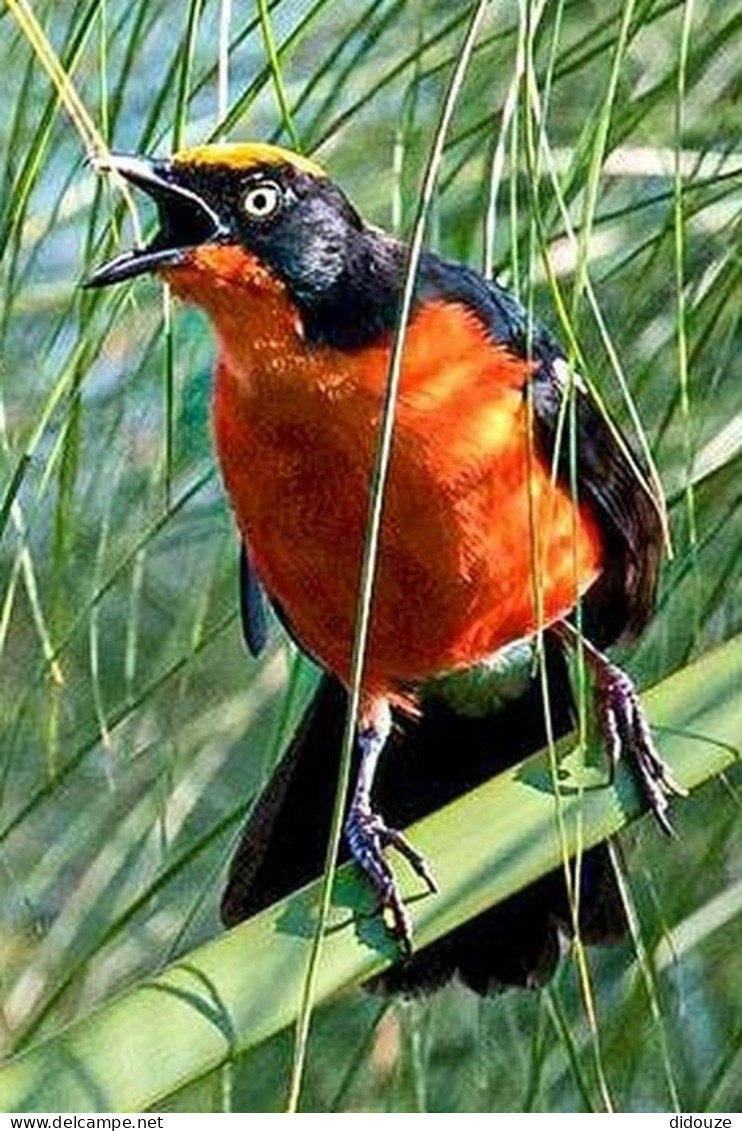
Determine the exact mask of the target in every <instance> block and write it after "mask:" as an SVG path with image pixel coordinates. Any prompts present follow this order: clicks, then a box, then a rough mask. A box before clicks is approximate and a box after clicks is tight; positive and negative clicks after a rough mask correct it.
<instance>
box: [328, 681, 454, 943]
mask: <svg viewBox="0 0 742 1131" xmlns="http://www.w3.org/2000/svg"><path fill="white" fill-rule="evenodd" d="M390 730H391V713H390V710H389V704H388V702H387V701H386V699H379V698H375V699H372V700H369V701H368V702H367V703H365V704H364V706H363V710H362V713H361V718H360V720H359V725H358V745H359V747H360V750H361V764H360V767H359V769H358V777H357V779H356V786H355V790H354V793H353V800H352V801H351V804H350V809H349V810H348V816H347V817H346V820H345V837H346V840H347V841H348V846H349V848H350V851H351V855H352V856H353V859H354V860H355V861H356V863H357V864H358V865H359V866H360V867H361V868H362V869H363V871H364V872H365V873H366V875H367V876H368V878H369V880H370V881H371V883H372V884H373V886H374V888H375V890H376V892H377V893H378V896H379V902H380V905H381V908H382V910H386V909H388V910H389V913H390V914H391V916H392V922H393V925H394V933H395V935H396V936H397V937H398V938H399V939H400V941H401V943H402V945H403V947H404V949H405V951H406V952H407V953H408V954H409V953H411V950H412V925H411V923H410V917H409V915H408V913H407V909H406V908H405V906H404V903H403V902H402V899H401V897H400V894H399V891H398V890H397V885H396V882H395V879H394V875H393V873H392V870H391V868H390V867H389V865H388V863H387V861H386V860H385V858H384V849H385V848H386V847H387V846H388V845H391V846H392V847H393V848H396V849H397V851H398V852H399V853H401V855H402V856H404V857H405V859H406V860H407V861H408V862H409V864H410V865H411V867H412V868H413V870H414V871H415V872H416V873H417V874H418V876H420V877H421V878H422V879H423V880H425V883H426V884H427V885H428V888H429V889H430V891H431V892H434V891H436V890H437V889H436V884H435V880H434V879H433V876H432V875H431V873H430V871H429V869H428V866H427V864H426V863H425V860H424V858H423V857H422V856H421V855H420V853H419V852H418V851H417V850H416V849H415V848H413V847H412V845H411V844H410V843H409V841H408V840H407V839H406V838H405V837H403V836H402V834H401V833H400V832H398V831H397V830H396V829H390V828H389V827H388V826H387V825H386V824H385V822H384V820H383V818H381V817H380V816H379V815H378V814H377V813H374V811H373V809H372V807H371V790H372V787H373V781H374V775H375V773H376V767H377V765H378V761H379V756H380V755H381V752H382V750H383V749H384V746H385V744H386V740H387V738H388V737H389V732H390Z"/></svg>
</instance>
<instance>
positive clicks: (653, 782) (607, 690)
mask: <svg viewBox="0 0 742 1131" xmlns="http://www.w3.org/2000/svg"><path fill="white" fill-rule="evenodd" d="M587 654H588V658H589V660H590V663H591V665H592V668H593V671H594V674H595V703H596V709H597V715H598V724H599V726H600V730H601V733H602V735H603V739H604V741H605V744H606V747H607V749H608V755H609V757H610V760H611V768H612V771H613V772H615V769H616V766H617V765H618V762H619V760H620V759H621V758H627V759H629V760H630V763H631V766H632V768H633V770H634V772H635V774H636V776H637V778H638V780H639V785H640V786H641V790H642V793H643V794H644V797H645V798H646V800H647V802H648V804H649V807H650V809H651V810H652V812H653V813H654V815H655V817H656V819H657V821H658V823H659V825H660V828H661V829H662V830H663V832H665V833H667V834H668V836H672V835H673V827H672V825H671V824H670V820H669V817H668V815H667V809H668V802H669V799H670V798H671V797H672V796H673V795H677V796H679V797H684V796H685V795H686V794H687V790H686V789H684V788H683V786H681V785H680V784H679V783H678V782H677V781H675V779H674V778H673V776H672V774H671V773H670V771H669V769H668V767H667V765H666V764H665V762H664V761H663V760H662V758H661V757H660V754H659V753H658V751H657V748H656V746H655V744H654V740H653V738H652V732H651V731H650V729H649V724H648V722H647V718H646V715H645V714H644V710H643V708H642V705H641V703H640V701H639V695H638V694H637V690H636V688H635V687H634V684H633V682H632V680H631V679H630V678H629V676H628V675H626V673H625V672H624V671H622V670H621V668H619V667H616V665H615V664H612V663H611V662H610V660H608V659H606V657H605V656H604V655H603V654H602V653H601V652H598V651H597V650H592V649H590V650H589V651H588V653H587Z"/></svg>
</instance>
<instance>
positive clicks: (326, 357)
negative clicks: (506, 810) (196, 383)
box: [88, 144, 680, 992]
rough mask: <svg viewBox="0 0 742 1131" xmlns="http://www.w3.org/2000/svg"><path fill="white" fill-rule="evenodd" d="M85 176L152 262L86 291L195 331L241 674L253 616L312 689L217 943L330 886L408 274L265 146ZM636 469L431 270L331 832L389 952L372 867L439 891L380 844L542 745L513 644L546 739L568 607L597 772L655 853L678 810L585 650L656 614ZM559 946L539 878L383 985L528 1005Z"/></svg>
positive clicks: (589, 888)
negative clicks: (142, 286)
mask: <svg viewBox="0 0 742 1131" xmlns="http://www.w3.org/2000/svg"><path fill="white" fill-rule="evenodd" d="M104 168H107V169H112V170H116V171H117V172H118V173H119V174H120V175H121V176H123V177H124V178H126V180H128V181H129V182H131V183H132V184H133V185H135V186H137V187H139V188H141V189H143V190H144V191H145V192H146V193H148V194H149V196H150V197H151V198H152V199H153V200H154V202H155V204H156V207H157V213H158V219H159V228H158V231H157V234H156V235H155V238H154V240H153V241H152V242H151V243H150V244H149V246H147V247H145V248H140V249H135V250H132V251H127V252H125V253H124V254H121V255H119V256H118V257H117V258H116V259H114V260H112V261H111V262H110V263H107V264H106V265H104V266H102V267H100V268H99V269H98V270H97V271H96V272H95V273H94V274H93V276H92V278H91V279H90V280H89V282H88V285H90V286H103V285H106V284H109V283H114V282H118V281H120V280H124V279H130V278H133V277H134V276H137V275H140V274H143V273H145V272H152V271H154V272H157V273H158V274H159V275H160V276H161V277H162V278H164V279H166V280H167V281H168V283H169V284H170V286H171V287H172V289H173V290H174V292H175V293H176V294H177V295H179V296H180V297H181V298H183V299H185V300H187V301H189V302H193V303H196V304H197V305H199V306H200V307H202V308H203V309H204V310H205V311H206V312H207V314H208V315H209V317H210V319H211V322H212V324H213V327H214V330H215V333H216V337H217V341H218V350H219V358H218V363H217V367H216V376H215V385H214V396H213V419H214V430H215V435H216V446H217V451H218V456H219V462H220V465H221V470H222V475H223V478H224V482H225V485H226V488H227V491H228V494H229V497H230V500H231V503H232V507H233V509H234V514H235V518H236V520H237V525H238V527H239V530H240V534H241V538H242V558H241V596H242V609H243V624H244V628H245V635H246V639H247V643H248V646H249V647H250V649H251V651H253V652H254V653H257V652H259V651H260V649H261V648H262V646H263V644H264V643H265V637H266V631H267V628H266V625H267V622H266V598H265V595H267V600H268V601H270V602H271V603H272V604H273V606H274V607H275V609H276V611H277V613H278V616H279V618H280V620H281V621H282V622H283V623H284V624H285V626H286V627H287V629H288V631H289V632H290V633H291V635H292V636H293V637H294V639H295V640H296V641H297V642H298V644H299V645H300V646H301V648H303V649H304V650H305V651H306V652H307V653H308V654H309V655H311V656H312V657H314V658H315V659H316V660H317V661H318V662H319V664H320V665H321V666H322V667H323V668H324V669H325V672H326V673H327V675H326V676H325V678H324V681H323V683H322V685H321V687H320V691H319V693H318V697H317V699H316V701H315V704H314V705H313V707H311V708H310V710H309V712H308V714H307V716H306V718H305V720H304V723H303V724H302V726H301V727H300V728H299V731H298V733H297V735H296V737H295V739H294V742H293V744H292V746H291V748H290V750H289V752H288V754H287V756H286V758H285V759H284V761H283V762H282V763H281V765H280V766H279V768H278V770H277V772H276V775H275V778H274V780H273V781H272V782H271V783H270V784H269V786H268V789H267V792H266V794H265V796H264V798H263V799H262V800H261V801H260V802H259V803H258V806H257V807H256V809H255V811H254V812H253V814H252V816H251V818H250V820H249V822H248V826H247V829H246V832H245V836H244V837H243V842H242V845H241V846H240V849H239V850H238V854H237V857H236V859H235V863H234V864H233V869H232V874H231V878H230V882H229V886H228V889H227V893H226V895H225V900H224V904H223V914H224V918H225V919H226V920H227V921H228V922H234V921H237V920H238V919H240V918H244V917H245V916H246V915H247V914H249V913H250V912H251V911H254V910H257V909H258V908H259V907H261V906H263V905H265V904H266V903H268V902H269V901H270V900H272V899H274V898H278V897H279V896H280V895H282V894H285V892H286V891H288V890H290V889H291V888H292V887H294V886H296V885H298V884H299V883H300V882H302V881H303V880H305V879H308V878H310V877H311V875H313V874H316V872H317V870H318V866H319V864H320V863H321V855H322V851H323V845H324V842H325V840H326V829H327V827H328V822H329V811H330V806H331V797H332V792H333V789H334V782H335V777H336V773H335V771H336V767H337V760H338V753H337V751H338V742H339V729H338V728H339V722H338V720H340V719H341V718H342V714H343V711H344V709H345V702H346V694H345V688H346V687H347V685H348V681H349V676H350V664H351V649H352V641H353V636H354V628H355V617H356V605H357V598H358V588H359V573H360V562H361V556H362V549H363V543H364V529H365V523H366V518H367V512H368V503H369V480H370V475H371V469H372V464H373V458H374V452H375V446H376V443H377V432H378V424H379V418H380V411H381V404H382V397H383V393H384V388H385V383H386V379H387V372H388V368H389V360H390V355H391V349H392V340H393V336H394V332H395V327H396V324H397V320H398V314H399V306H400V298H401V293H402V288H403V283H404V278H405V270H406V261H407V248H406V247H405V245H404V244H403V243H402V242H400V241H398V240H396V239H394V238H393V237H392V236H390V235H388V234H386V233H385V232H383V231H381V230H379V229H378V228H376V227H372V226H370V225H368V224H366V223H365V222H364V221H363V220H362V218H361V217H360V216H359V214H358V213H357V212H356V210H355V208H354V207H353V205H352V204H351V203H350V202H349V200H348V199H347V197H346V196H345V195H344V194H343V192H342V191H341V190H340V189H339V188H338V187H337V186H336V185H335V184H334V183H333V182H332V181H331V180H330V179H329V177H328V176H327V175H326V173H325V172H324V171H323V170H322V169H321V168H320V167H319V166H318V165H316V164H315V163H314V162H313V161H311V160H309V159H307V158H306V157H302V156H299V155H297V154H295V153H291V152H289V151H287V150H284V149H280V148H278V147H275V146H269V145H263V144H246V145H208V146H201V147H196V148H192V149H187V150H183V151H181V152H179V153H177V154H176V155H175V156H174V157H172V158H171V159H168V160H162V159H147V158H142V157H128V156H113V157H111V159H110V160H109V161H108V162H107V163H106V165H105V166H104ZM568 395H574V397H575V404H574V412H573V417H574V421H575V429H576V444H575V453H576V454H575V455H574V457H573V464H574V466H573V467H571V465H570V454H569V449H570V445H569V443H568V442H567V436H568V434H569V433H568V427H569V426H568V424H565V407H566V399H567V397H568ZM637 467H638V468H639V469H640V472H643V470H644V469H643V465H642V462H641V460H639V459H638V458H637V457H636V456H635V455H632V453H631V450H630V448H629V447H628V445H627V443H626V441H625V440H623V438H622V437H621V436H620V434H619V433H618V432H617V430H616V429H615V427H614V426H612V425H609V424H608V423H607V421H606V419H605V418H604V416H603V414H602V413H601V412H600V411H599V410H598V409H597V407H596V405H595V404H594V403H593V401H592V400H591V398H590V396H589V394H588V393H587V391H586V390H585V389H583V388H582V387H581V385H580V383H579V382H576V387H575V383H573V381H572V379H571V376H570V373H569V368H568V365H567V363H566V360H565V357H564V354H563V352H562V351H561V350H560V348H559V346H558V344H557V343H556V341H555V340H554V338H553V337H552V336H551V334H550V333H549V332H548V331H547V330H546V329H544V328H543V327H541V326H538V325H536V326H530V325H529V323H528V319H527V316H526V312H525V311H524V309H523V308H522V307H521V305H520V304H519V303H518V302H517V301H516V299H515V298H514V297H513V296H512V295H511V294H509V293H508V292H507V291H506V290H504V289H503V288H502V287H501V286H500V285H498V284H497V283H496V282H491V281H488V280H485V279H483V278H482V277H481V276H479V275H478V274H477V273H476V272H474V271H472V270H470V269H469V268H467V267H464V266H461V265H458V264H453V263H449V262H446V261H444V260H443V259H441V258H439V257H438V256H437V255H434V254H432V253H428V254H424V255H423V257H422V259H421V262H420V265H419V270H418V273H417V277H416V289H415V303H414V310H413V314H412V318H411V322H410V325H409V327H408V330H407V334H406V339H405V343H404V354H403V361H402V372H401V384H400V391H399V400H398V404H397V409H396V417H395V433H394V447H393V453H392V459H391V466H390V474H389V479H388V484H387V490H386V494H385V501H384V513H383V520H382V527H381V537H380V550H379V559H378V570H377V575H376V580H375V589H374V598H373V605H372V612H371V622H370V634H369V643H368V650H367V655H366V662H365V669H364V682H363V696H362V710H361V715H360V719H359V723H358V733H357V758H356V762H357V767H356V775H357V776H356V784H355V789H354V791H353V794H352V797H351V799H350V804H349V806H348V811H347V816H346V823H345V834H346V842H347V847H348V850H349V852H350V854H351V855H352V857H353V858H354V859H355V860H356V861H357V863H358V864H359V865H360V867H361V868H362V869H363V870H364V872H365V873H366V875H367V876H368V878H369V880H370V882H371V883H372V884H373V886H374V888H375V889H376V891H377V893H378V896H379V900H380V903H381V905H382V906H383V907H384V908H385V909H386V911H387V913H388V914H389V916H390V917H391V921H392V924H393V928H394V930H395V933H396V934H397V936H398V937H399V938H400V939H401V941H402V942H403V944H404V945H405V948H406V950H407V951H408V952H409V951H410V940H411V930H410V923H409V918H408V914H407V910H406V908H405V906H404V904H403V902H402V900H401V898H400V896H399V894H398V891H397V885H396V882H395V879H394V876H393V873H392V871H391V868H390V866H389V864H388V862H387V860H386V859H385V856H384V849H385V848H386V847H387V846H389V845H392V846H394V847H395V848H397V849H398V850H399V851H400V852H401V854H402V855H403V856H404V857H406V859H407V860H408V861H409V863H410V865H411V866H412V868H413V869H414V870H415V871H416V872H417V873H418V874H419V875H420V877H421V878H422V879H423V881H424V882H425V883H426V884H427V885H428V886H429V887H430V888H431V890H434V888H435V881H434V879H433V875H432V872H431V871H430V869H429V867H428V864H427V863H426V862H425V861H424V860H423V858H422V857H421V856H420V854H419V853H418V852H417V851H416V850H415V848H414V847H413V846H412V845H411V844H410V843H409V842H408V841H407V840H406V838H405V837H403V836H402V834H401V833H400V832H399V831H398V829H397V827H396V824H397V823H400V824H404V823H406V822H407V821H408V820H411V819H413V818H414V817H417V816H419V815H421V813H423V812H425V811H427V810H429V809H432V808H435V807H437V806H438V805H440V804H442V803H443V802H444V801H446V800H448V799H450V798H451V797H454V796H456V795H457V794H459V793H461V792H463V791H464V790H465V789H468V788H470V787H471V786H472V785H475V784H477V782H479V781H481V780H482V779H483V778H484V777H487V776H489V775H490V774H492V773H494V772H495V771H496V770H497V769H498V768H500V767H501V766H502V765H504V764H508V761H512V760H513V759H514V758H517V757H519V756H522V755H523V754H525V753H527V752H528V751H529V750H533V749H537V748H538V747H539V746H541V745H542V744H543V742H544V739H545V731H544V722H543V720H544V705H543V703H542V700H541V692H540V681H539V680H536V679H535V678H534V673H533V663H532V644H531V641H532V639H533V637H534V634H535V633H536V632H537V630H538V629H539V628H540V627H541V628H545V629H546V630H547V631H546V648H545V651H544V656H545V662H546V664H547V674H548V676H549V680H550V682H551V684H552V686H553V688H554V690H553V694H552V695H551V696H550V700H551V710H552V712H553V715H554V726H555V729H556V731H557V732H558V733H559V732H563V731H566V730H567V729H568V728H569V726H570V722H571V718H572V715H571V707H570V703H571V696H570V690H569V681H568V675H567V668H566V665H565V661H564V655H563V651H564V649H565V648H569V647H571V646H573V645H574V644H575V642H576V640H577V629H576V627H575V623H574V619H573V620H570V617H571V616H572V614H573V613H574V610H575V608H576V607H577V606H578V604H580V606H581V616H580V631H581V632H582V633H583V634H584V645H583V647H584V655H585V659H586V662H587V665H588V667H589V669H590V672H591V675H592V682H593V687H594V695H595V704H596V712H597V719H598V722H599V725H600V728H601V730H602V733H603V735H604V738H605V742H606V746H607V748H608V752H609V755H610V759H611V762H612V763H613V764H615V762H616V761H617V760H618V759H619V758H625V759H627V760H628V761H629V762H630V764H631V766H632V768H633V769H634V771H635V773H636V776H637V778H638V781H639V783H640V785H641V788H642V790H643V792H644V794H645V797H646V800H647V801H648V803H649V805H650V806H651V808H652V809H653V810H654V812H655V815H656V816H657V818H658V820H659V821H660V824H661V825H662V826H663V827H664V828H666V829H668V830H669V823H668V818H667V804H668V797H669V795H670V794H672V793H673V792H680V790H679V788H678V787H677V786H676V785H675V783H674V782H673V780H672V778H671V776H670V774H669V773H668V771H667V769H666V767H665V766H664V764H663V762H662V760H661V758H660V757H659V755H658V753H657V751H656V749H655V746H654V744H653V741H652V738H651V735H650V732H649V728H648V726H647V724H646V721H645V718H644V715H643V713H642V709H641V706H640V703H639V700H638V697H637V694H636V691H635V689H634V687H633V685H632V683H631V681H630V679H629V677H628V676H627V675H625V673H623V672H622V671H621V670H620V669H618V668H617V667H616V666H615V665H614V664H612V663H611V662H610V661H609V660H608V659H607V658H606V656H605V655H604V654H603V652H602V650H601V649H603V648H605V647H606V646H608V645H609V644H610V643H612V642H613V641H615V640H616V639H618V638H619V637H621V636H627V635H631V634H635V633H636V632H638V631H639V630H640V629H641V628H642V627H643V625H644V624H645V622H646V621H647V619H648V617H649V615H650V613H651V610H652V607H653V602H654V598H655V593H656V587H657V575H658V568H659V563H660V559H661V545H662V539H661V521H660V517H659V505H658V503H657V501H656V500H655V499H654V498H653V497H652V496H651V494H650V492H649V491H648V489H647V487H646V480H645V481H644V482H642V480H641V475H640V474H637ZM554 468H555V469H556V474H555V475H554V474H553V469H554ZM572 473H573V474H572ZM571 478H574V479H575V480H576V492H575V491H574V490H573V489H572V486H571ZM503 650H504V651H503ZM498 674H499V677H500V681H499V685H498V679H497V677H498ZM483 688H484V689H485V690H484V691H483ZM393 715H394V717H396V719H397V722H398V726H397V727H396V728H393V727H392V718H393ZM513 740H514V741H513ZM387 746H392V747H394V748H395V749H394V751H393V757H392V758H386V759H384V760H383V764H382V766H381V768H380V769H379V774H378V779H379V780H378V790H377V791H376V793H375V798H376V800H377V801H379V802H381V806H380V807H379V808H377V807H376V806H375V805H374V804H373V802H372V788H373V787H374V782H375V779H376V777H377V766H378V763H379V759H380V755H381V754H382V752H383V751H384V749H385V747H387ZM582 882H583V888H584V889H585V899H584V900H583V904H584V909H583V912H582V914H583V917H584V922H583V928H584V930H585V932H586V935H587V937H588V939H589V938H590V937H594V938H595V939H600V938H604V937H610V936H614V935H616V934H617V933H620V931H621V929H622V926H623V913H622V910H621V907H620V902H619V900H618V897H617V894H616V890H615V885H614V883H613V880H612V877H611V874H610V870H609V868H608V865H607V858H606V854H605V852H604V850H602V849H598V850H594V851H593V852H592V853H590V854H588V856H587V858H586V862H585V867H584V869H583V881H582ZM524 900H525V902H524ZM529 901H530V902H529ZM568 924H569V909H568V907H567V904H566V896H565V894H564V890H563V886H562V881H561V879H560V878H559V877H554V876H552V877H548V878H547V880H545V881H542V885H541V887H540V888H539V889H537V890H536V891H535V892H533V891H532V892H531V893H530V895H526V896H525V897H521V901H520V902H518V901H515V902H514V901H512V900H511V901H509V904H508V905H505V907H504V908H499V909H496V910H495V912H492V913H486V914H485V915H484V916H480V918H479V920H474V922H473V923H472V924H466V925H465V927H463V928H460V929H459V931H458V932H455V933H454V934H453V935H451V936H449V937H448V939H446V940H443V941H442V942H439V943H436V944H433V945H432V946H430V947H428V948H426V949H425V950H424V951H422V952H420V953H419V954H417V955H415V956H414V957H413V958H411V959H409V960H408V961H407V962H406V963H403V964H402V965H401V966H400V967H398V969H397V971H396V973H395V972H392V974H390V975H386V976H385V978H384V979H383V981H384V984H385V985H386V986H391V987H396V986H401V987H402V988H412V989H415V988H418V987H420V986H428V985H431V984H435V983H438V982H441V981H443V980H445V978H446V977H448V976H449V975H450V974H452V973H454V972H458V973H459V974H460V975H461V977H463V978H464V980H465V981H468V982H469V984H471V985H472V986H474V988H476V989H479V990H481V991H483V992H484V991H486V990H488V989H492V988H494V987H496V986H498V985H502V984H508V983H521V984H528V983H529V982H530V983H534V982H538V981H540V980H542V979H543V977H545V976H546V975H547V974H548V972H549V971H550V969H551V968H552V967H553V963H554V961H555V958H556V953H557V949H558V939H557V930H558V928H564V927H565V926H567V927H568ZM516 935H517V940H516Z"/></svg>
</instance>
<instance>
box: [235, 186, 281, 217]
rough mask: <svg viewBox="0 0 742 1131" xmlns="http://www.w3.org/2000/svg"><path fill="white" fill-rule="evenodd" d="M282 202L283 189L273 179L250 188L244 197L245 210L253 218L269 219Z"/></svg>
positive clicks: (243, 205)
mask: <svg viewBox="0 0 742 1131" xmlns="http://www.w3.org/2000/svg"><path fill="white" fill-rule="evenodd" d="M280 204H281V190H280V189H279V187H278V185H277V184H274V182H273V181H261V182H260V184H258V185H253V186H252V188H249V189H248V190H247V192H246V193H245V195H244V196H243V198H242V207H243V210H244V211H245V212H246V213H247V215H248V216H249V217H250V219H251V220H267V219H268V217H269V216H272V215H273V213H274V212H276V211H277V210H278V208H279V206H280Z"/></svg>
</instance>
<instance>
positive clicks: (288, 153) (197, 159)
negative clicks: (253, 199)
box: [173, 141, 327, 177]
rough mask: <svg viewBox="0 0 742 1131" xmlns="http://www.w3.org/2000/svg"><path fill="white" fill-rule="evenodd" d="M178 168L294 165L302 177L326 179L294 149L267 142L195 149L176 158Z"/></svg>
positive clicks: (310, 162) (235, 143)
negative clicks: (305, 174)
mask: <svg viewBox="0 0 742 1131" xmlns="http://www.w3.org/2000/svg"><path fill="white" fill-rule="evenodd" d="M173 161H174V162H175V163H176V164H177V165H227V166H228V167H229V168H231V169H250V168H252V167H253V166H255V165H292V166H293V167H294V168H295V169H298V170H299V172H301V173H309V175H310V176H312V177H326V176H327V174H326V173H325V171H324V169H323V168H322V167H321V166H320V165H317V164H316V163H315V162H314V161H311V160H310V158H309V157H302V155H301V154H300V153H294V152H293V151H292V150H290V149H283V148H282V147H281V146H280V145H268V144H267V143H266V142H261V141H255V142H219V143H218V144H214V145H194V146H192V147H191V148H189V149H180V150H178V152H177V153H175V154H174V155H173Z"/></svg>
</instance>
